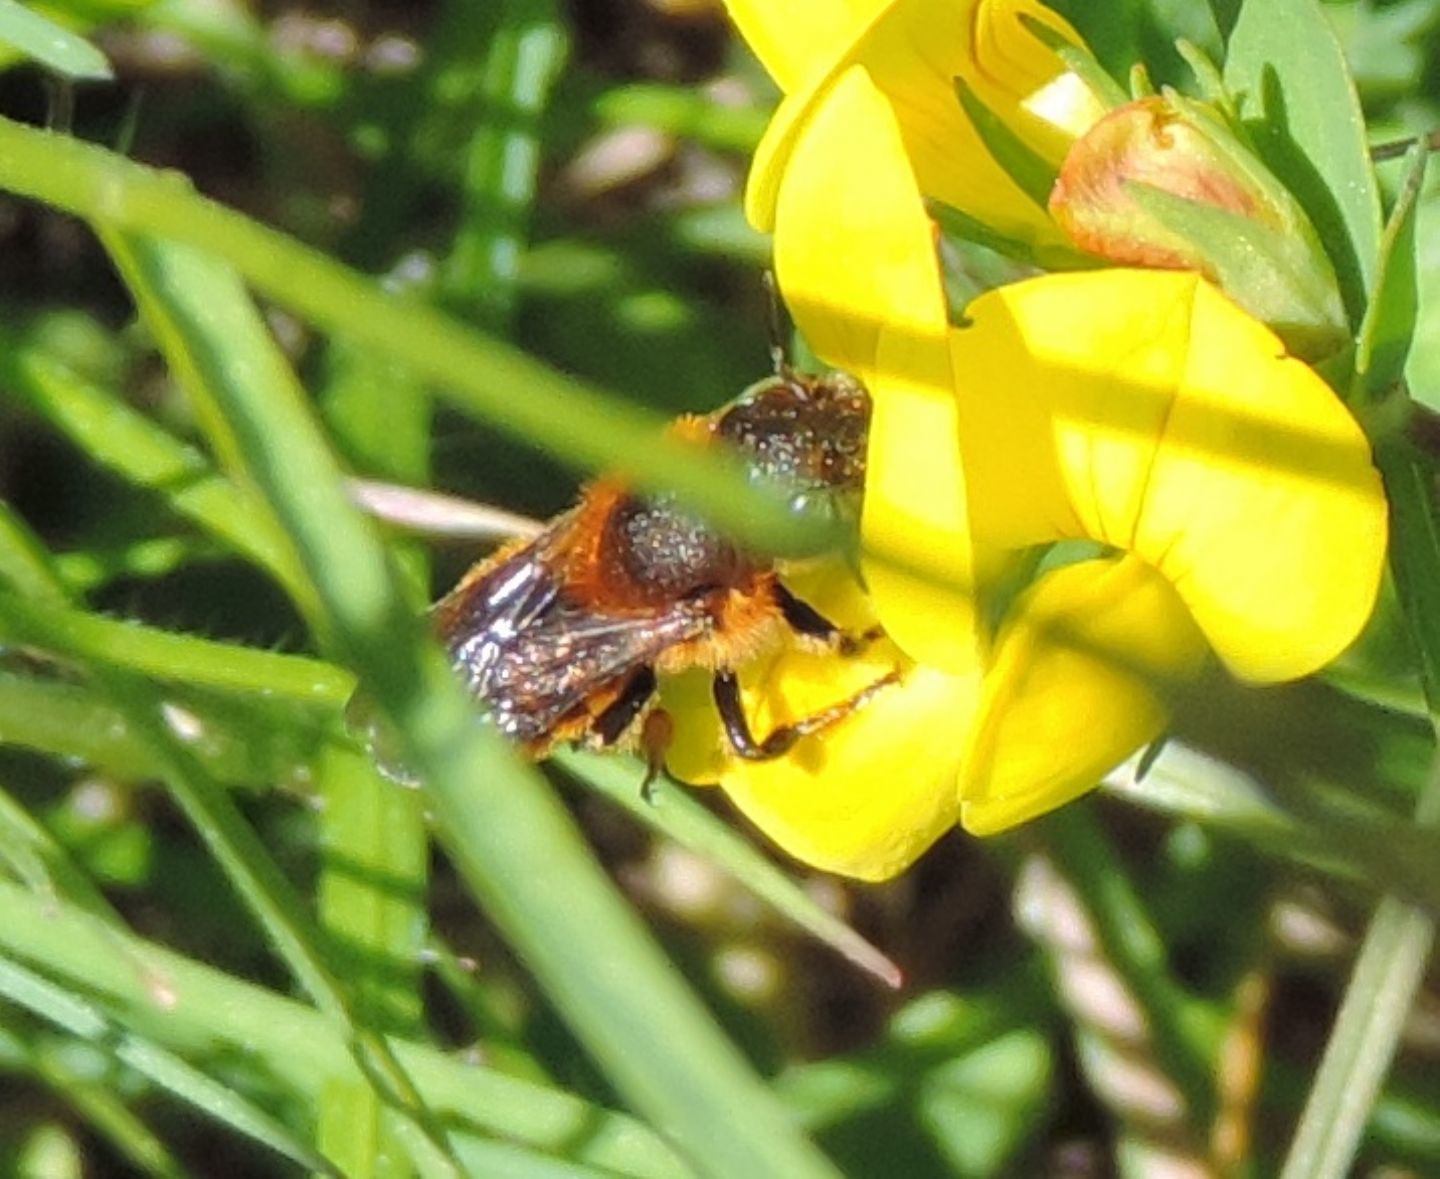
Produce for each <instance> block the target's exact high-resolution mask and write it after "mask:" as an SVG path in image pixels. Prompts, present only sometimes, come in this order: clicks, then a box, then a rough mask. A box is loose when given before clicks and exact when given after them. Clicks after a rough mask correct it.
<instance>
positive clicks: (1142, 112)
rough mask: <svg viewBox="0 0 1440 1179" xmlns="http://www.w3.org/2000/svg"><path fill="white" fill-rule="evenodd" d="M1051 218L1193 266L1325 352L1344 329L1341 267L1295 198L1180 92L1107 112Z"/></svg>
mask: <svg viewBox="0 0 1440 1179" xmlns="http://www.w3.org/2000/svg"><path fill="white" fill-rule="evenodd" d="M1049 207H1050V213H1051V216H1053V217H1054V219H1055V221H1056V223H1057V224H1058V225H1059V226H1060V227H1061V228H1062V229H1063V230H1064V231H1065V232H1066V233H1067V234H1068V235H1069V237H1070V238H1071V240H1073V241H1074V242H1075V243H1076V244H1077V245H1078V246H1080V247H1081V248H1082V249H1084V250H1086V251H1088V252H1089V253H1092V254H1095V255H1097V256H1099V257H1101V258H1104V259H1106V260H1107V261H1110V262H1114V263H1118V264H1120V265H1126V266H1142V267H1150V268H1155V269H1166V270H1194V271H1198V272H1199V273H1201V274H1203V275H1205V276H1206V277H1207V278H1209V279H1210V280H1211V281H1213V282H1215V283H1216V284H1217V285H1219V286H1220V287H1221V288H1222V289H1223V290H1224V291H1225V293H1226V294H1228V295H1229V296H1230V297H1231V298H1232V299H1234V300H1235V301H1236V302H1237V303H1239V304H1240V305H1241V306H1242V307H1244V308H1245V309H1246V310H1248V311H1250V312H1251V313H1252V314H1253V315H1255V316H1256V318H1258V319H1260V320H1262V321H1264V322H1265V323H1268V324H1269V325H1270V326H1271V327H1272V328H1274V329H1275V331H1276V332H1277V333H1278V334H1279V335H1280V336H1281V338H1282V339H1284V340H1285V342H1286V344H1287V345H1288V346H1289V347H1290V348H1291V350H1292V352H1294V353H1295V354H1296V355H1298V356H1301V357H1303V358H1306V359H1311V360H1315V359H1320V358H1322V357H1324V356H1328V355H1331V354H1332V353H1334V352H1335V351H1337V350H1338V349H1339V348H1340V347H1342V346H1343V345H1344V343H1345V341H1346V340H1347V339H1348V336H1349V332H1348V328H1347V324H1346V319H1345V312H1344V307H1343V305H1342V303H1341V300H1340V293H1339V286H1338V284H1337V282H1336V279H1335V272H1334V268H1333V267H1332V266H1331V263H1330V260H1329V258H1328V257H1327V255H1326V254H1325V251H1324V249H1323V248H1322V247H1321V245H1320V241H1319V237H1318V236H1317V235H1316V233H1315V230H1314V228H1313V227H1312V226H1311V224H1310V221H1309V219H1308V218H1307V217H1306V216H1305V213H1304V211H1303V210H1302V209H1301V208H1300V206H1299V204H1298V203H1297V202H1296V201H1295V199H1294V198H1293V197H1292V196H1291V195H1290V193H1289V192H1288V191H1287V190H1286V189H1285V188H1284V187H1283V186H1282V185H1281V184H1280V182H1279V181H1278V180H1276V179H1275V177H1274V176H1273V175H1272V174H1271V173H1270V172H1269V170H1268V169H1266V167H1265V166H1264V164H1263V163H1261V161H1260V160H1259V159H1258V158H1256V156H1255V155H1254V154H1253V153H1252V152H1251V150H1250V149H1249V148H1248V147H1247V146H1246V145H1245V144H1243V143H1242V142H1241V141H1240V140H1239V139H1238V138H1237V137H1236V135H1235V133H1234V132H1233V131H1232V130H1231V129H1230V127H1229V126H1228V125H1227V124H1226V123H1225V121H1224V120H1223V119H1222V118H1221V117H1220V116H1219V115H1218V114H1216V113H1215V112H1214V111H1213V110H1211V109H1210V108H1208V107H1205V106H1203V105H1202V104H1199V103H1195V102H1191V101H1189V100H1187V99H1184V98H1181V97H1180V96H1178V95H1175V94H1168V93H1167V94H1165V95H1163V96H1155V97H1151V98H1142V99H1139V100H1137V101H1134V102H1130V103H1127V104H1126V105H1124V106H1122V107H1119V108H1118V109H1116V110H1114V111H1111V112H1110V113H1109V114H1108V115H1106V116H1105V117H1104V118H1103V119H1101V120H1100V121H1099V122H1097V123H1096V124H1095V125H1094V126H1093V127H1092V128H1091V129H1090V130H1089V131H1088V132H1087V133H1086V134H1085V135H1084V136H1082V137H1081V138H1080V139H1079V140H1077V141H1076V143H1075V145H1074V146H1073V147H1072V148H1071V150H1070V153H1069V155H1068V156H1067V157H1066V159H1065V163H1064V164H1063V166H1062V167H1061V170H1060V174H1059V177H1058V178H1057V179H1056V182H1055V187H1054V189H1053V190H1052V192H1051V195H1050V202H1049Z"/></svg>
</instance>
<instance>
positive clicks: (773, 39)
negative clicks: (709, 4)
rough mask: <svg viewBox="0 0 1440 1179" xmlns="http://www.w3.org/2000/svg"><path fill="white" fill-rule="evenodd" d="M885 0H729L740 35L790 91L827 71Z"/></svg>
mask: <svg viewBox="0 0 1440 1179" xmlns="http://www.w3.org/2000/svg"><path fill="white" fill-rule="evenodd" d="M884 7H885V0H786V3H784V4H776V3H774V2H773V0H770V2H768V3H767V2H766V0H725V8H726V11H728V12H729V13H730V19H731V20H732V21H734V22H735V27H736V28H737V29H739V30H740V35H741V36H742V37H744V38H745V41H746V42H747V44H749V46H750V48H751V50H752V51H753V52H754V54H755V56H756V57H758V58H759V59H760V64H761V65H763V66H764V67H765V69H766V71H767V72H768V73H769V75H770V76H771V77H772V78H774V79H775V84H776V85H777V86H779V87H780V89H781V90H783V91H785V92H786V93H787V94H788V93H790V92H791V91H794V90H797V89H799V88H800V87H801V86H802V85H803V84H804V83H805V82H806V81H808V80H811V79H813V78H815V77H817V76H818V75H819V74H821V73H824V72H825V71H826V70H828V69H829V67H830V66H831V65H832V64H833V63H834V62H835V60H836V59H837V58H839V57H840V55H841V54H842V53H844V52H845V50H846V49H847V48H848V47H849V45H850V43H851V41H853V40H854V38H855V34H856V32H857V31H858V30H860V29H862V28H864V27H865V26H866V25H868V24H869V23H870V21H871V20H872V19H874V17H875V14H876V13H877V12H879V11H880V10H881V9H882V8H884Z"/></svg>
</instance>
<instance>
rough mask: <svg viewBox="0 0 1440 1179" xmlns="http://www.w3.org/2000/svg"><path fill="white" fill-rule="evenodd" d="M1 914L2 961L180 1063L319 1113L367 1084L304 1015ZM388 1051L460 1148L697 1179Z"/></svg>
mask: <svg viewBox="0 0 1440 1179" xmlns="http://www.w3.org/2000/svg"><path fill="white" fill-rule="evenodd" d="M0 911H3V912H4V913H5V920H4V921H3V922H0V950H3V951H4V952H5V953H7V954H10V955H12V956H14V957H15V958H17V959H23V960H24V961H26V962H28V963H30V964H32V965H33V966H35V967H36V968H37V969H40V970H43V971H44V973H45V974H46V975H47V976H49V977H50V979H51V980H52V981H54V982H55V983H56V984H57V985H59V986H62V987H65V988H68V989H69V990H72V991H75V992H78V993H83V994H84V996H85V999H86V1001H88V1002H90V1003H93V1004H96V1005H99V1006H101V1007H103V1009H104V1010H105V1011H106V1012H107V1013H109V1015H110V1017H111V1018H113V1019H115V1020H116V1021H118V1022H120V1023H121V1024H122V1025H123V1026H124V1027H125V1028H127V1029H128V1030H130V1031H131V1032H133V1033H134V1034H136V1035H140V1036H144V1037H146V1038H148V1039H150V1040H152V1041H154V1042H155V1043H156V1044H158V1045H161V1046H162V1047H164V1048H166V1049H168V1050H170V1051H172V1052H175V1053H177V1054H182V1053H183V1054H199V1055H203V1056H205V1057H213V1056H215V1055H216V1054H217V1052H218V1053H219V1055H220V1056H221V1057H222V1058H223V1057H224V1056H226V1055H235V1056H239V1057H244V1058H245V1059H247V1060H250V1061H252V1062H254V1063H255V1064H257V1065H258V1066H259V1067H260V1068H262V1069H263V1070H264V1073H265V1075H267V1076H268V1077H270V1078H272V1079H273V1081H274V1082H275V1083H276V1084H278V1085H282V1086H285V1087H287V1088H288V1089H290V1090H293V1091H294V1092H296V1093H300V1094H303V1095H306V1096H307V1097H308V1098H309V1099H310V1100H312V1101H313V1100H317V1099H318V1097H319V1090H320V1088H321V1087H322V1086H324V1085H326V1084H328V1083H330V1081H331V1080H332V1079H335V1078H340V1079H347V1080H350V1081H352V1082H358V1081H360V1079H361V1075H360V1072H359V1067H358V1065H357V1064H356V1063H355V1060H354V1056H353V1053H351V1051H350V1050H349V1048H348V1046H347V1045H346V1044H345V1040H344V1034H343V1032H342V1031H341V1030H340V1029H339V1028H337V1027H336V1025H335V1024H334V1023H333V1022H332V1021H330V1020H328V1019H326V1018H325V1017H324V1016H322V1015H321V1014H320V1013H319V1012H317V1011H315V1010H314V1008H312V1007H310V1006H308V1005H307V1004H303V1003H299V1002H296V1001H294V1000H291V999H286V998H283V997H281V996H279V995H277V994H275V993H274V992H272V991H268V990H265V989H263V988H261V987H257V986H255V985H254V984H251V983H246V982H241V981H240V980H238V979H235V978H233V977H231V976H229V975H227V974H225V973H223V972H222V971H220V970H217V969H215V968H214V967H211V966H208V965H206V964H204V963H201V962H196V961H193V960H191V959H188V958H185V957H183V956H181V955H179V954H175V953H172V952H170V951H168V950H164V949H161V948H160V947H158V946H155V945H153V944H150V943H147V942H142V941H141V940H139V939H138V938H135V937H133V936H132V935H130V934H128V933H126V932H125V931H122V930H116V929H114V928H113V927H111V926H108V925H104V924H102V923H101V922H99V921H97V920H95V919H94V918H93V917H91V916H89V915H87V914H83V913H80V912H78V911H76V910H75V909H73V908H71V907H70V906H68V905H66V904H64V903H58V904H57V903H56V902H55V901H53V900H49V899H45V898H42V897H37V896H34V895H32V894H31V893H29V892H27V891H26V890H25V889H23V888H21V887H19V886H17V885H13V884H6V883H0ZM392 1043H393V1047H394V1050H395V1052H396V1055H397V1056H399V1058H400V1059H401V1061H402V1062H403V1063H404V1065H405V1067H406V1068H407V1069H409V1070H410V1071H411V1072H412V1073H413V1075H414V1076H415V1078H416V1083H417V1084H418V1085H419V1087H420V1089H421V1091H422V1092H423V1093H424V1095H425V1098H426V1100H427V1102H429V1103H430V1104H431V1105H432V1107H433V1108H434V1109H435V1110H436V1111H437V1113H438V1114H439V1115H440V1116H441V1117H443V1118H444V1119H445V1121H446V1123H447V1124H449V1125H451V1126H453V1127H454V1133H455V1134H456V1135H457V1136H460V1137H462V1138H463V1137H465V1136H474V1135H477V1134H481V1135H484V1134H493V1135H496V1136H498V1137H501V1138H504V1139H508V1140H509V1141H511V1142H518V1143H523V1144H525V1145H527V1146H530V1147H533V1148H535V1149H539V1150H544V1151H547V1152H550V1153H553V1154H554V1155H555V1156H556V1157H560V1158H567V1159H574V1160H576V1161H580V1162H585V1163H588V1164H590V1165H592V1166H595V1167H600V1168H609V1170H611V1171H613V1172H615V1173H618V1174H622V1175H634V1176H645V1177H647V1179H649V1177H653V1179H674V1177H677V1176H681V1175H685V1174H688V1173H689V1172H687V1171H686V1170H685V1169H684V1168H683V1167H681V1166H680V1164H679V1163H678V1162H677V1161H676V1159H675V1156H674V1153H673V1151H672V1150H671V1148H670V1147H669V1146H668V1145H666V1144H665V1142H664V1141H663V1140H662V1139H660V1138H659V1137H658V1136H656V1135H654V1134H652V1133H651V1132H650V1131H648V1130H647V1129H646V1128H645V1127H644V1126H643V1125H641V1124H640V1123H638V1122H636V1121H635V1120H634V1119H632V1118H628V1117H625V1116H624V1115H622V1114H617V1113H613V1112H611V1111H609V1110H606V1109H603V1108H601V1107H599V1106H596V1105H593V1104H591V1103H589V1102H586V1101H582V1100H581V1099H579V1098H577V1097H574V1096H573V1095H571V1094H569V1093H566V1092H564V1091H563V1090H559V1089H555V1088H551V1087H547V1086H541V1085H536V1084H533V1083H530V1082H525V1081H517V1080H514V1079H512V1078H509V1077H506V1076H504V1075H503V1074H500V1073H497V1072H495V1071H494V1070H491V1069H486V1068H480V1067H476V1066H474V1065H471V1064H466V1063H464V1062H463V1061H462V1060H460V1059H458V1058H457V1057H454V1056H452V1055H451V1054H449V1053H446V1052H442V1051H440V1050H439V1049H435V1048H430V1047H426V1046H422V1045H418V1044H407V1043H404V1042H403V1041H399V1040H396V1041H392Z"/></svg>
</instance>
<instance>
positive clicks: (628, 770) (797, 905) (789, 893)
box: [554, 750, 904, 988]
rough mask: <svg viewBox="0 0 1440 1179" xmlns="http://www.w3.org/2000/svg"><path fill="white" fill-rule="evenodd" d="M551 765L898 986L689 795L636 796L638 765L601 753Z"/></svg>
mask: <svg viewBox="0 0 1440 1179" xmlns="http://www.w3.org/2000/svg"><path fill="white" fill-rule="evenodd" d="M554 760H555V761H556V762H557V763H558V764H560V765H561V766H564V767H565V769H567V770H568V771H569V772H571V773H573V774H575V775H576V776H577V777H579V778H580V779H581V780H582V781H584V782H585V783H586V784H587V785H589V786H591V787H593V788H594V789H596V790H598V791H600V792H601V793H602V794H604V795H605V796H606V797H607V798H609V799H610V800H611V801H612V802H614V803H616V804H617V805H619V806H621V807H623V808H624V809H625V810H626V811H628V812H629V813H630V814H631V815H633V816H634V817H635V818H637V819H639V820H640V821H641V822H642V823H645V824H646V825H647V826H650V827H653V828H654V829H655V830H656V831H658V832H660V833H661V834H663V835H665V836H667V837H668V838H670V839H673V840H674V841H675V842H676V843H678V844H679V845H680V846H681V847H684V848H688V849H689V850H690V851H692V852H694V853H695V854H696V855H698V856H701V857H702V858H704V859H705V860H707V861H708V862H710V863H712V864H715V865H716V866H718V867H720V868H722V869H723V870H724V871H726V872H728V873H729V874H730V876H731V877H733V878H734V879H735V880H736V881H738V882H739V883H740V884H741V885H743V886H744V887H745V888H747V889H749V890H750V892H752V893H753V894H754V895H755V896H757V897H759V898H760V899H761V900H762V901H764V902H765V903H766V904H768V905H769V906H770V907H771V908H773V909H774V910H775V911H776V912H777V913H779V914H780V915H781V916H782V917H785V918H786V919H787V920H789V921H793V922H794V923H795V924H796V925H797V926H798V927H799V928H801V929H803V930H805V931H806V932H807V933H809V934H810V935H811V936H812V937H814V938H816V939H817V940H819V941H821V942H824V943H825V944H826V945H828V946H830V947H832V948H833V949H834V950H836V951H837V952H838V953H840V954H842V955H844V957H846V958H847V959H849V960H850V961H851V962H853V963H854V964H855V965H856V966H858V967H859V968H860V969H861V970H864V971H866V972H867V973H868V974H871V975H873V976H874V977H875V978H877V979H879V980H880V981H881V982H882V983H884V984H885V985H886V986H888V987H893V988H899V987H900V986H901V985H902V983H903V981H904V980H903V978H902V976H901V974H900V968H899V967H898V966H896V965H895V963H894V962H892V961H891V960H890V959H889V958H887V957H885V955H884V954H882V953H881V952H880V951H879V950H877V949H876V948H875V947H874V946H872V945H871V944H870V943H869V942H867V941H866V940H865V939H864V938H862V937H861V936H860V935H859V934H858V933H856V932H855V931H854V930H853V929H851V928H850V926H848V925H846V924H845V922H843V921H841V920H840V919H839V918H838V917H836V916H835V915H834V914H833V913H829V912H827V911H826V910H825V909H823V908H821V907H820V906H819V905H818V904H817V903H816V902H815V900H814V899H813V898H812V897H811V896H810V895H809V894H808V893H806V892H805V891H804V889H802V888H801V887H800V886H799V885H798V884H796V883H795V881H793V880H791V879H790V877H788V876H787V875H785V873H784V872H782V871H781V870H780V869H779V868H777V867H776V866H775V864H774V862H773V861H771V860H769V859H767V858H766V857H765V855H764V854H762V853H761V852H760V851H759V850H758V849H757V848H756V847H755V846H754V845H753V844H752V843H750V842H749V841H748V840H746V839H745V838H744V837H743V836H742V835H740V834H739V833H738V832H736V830H735V829H734V828H733V827H731V826H729V825H728V824H726V823H725V822H723V821H722V820H721V819H718V818H716V817H715V816H714V815H713V814H711V813H710V812H709V811H708V810H706V809H705V807H704V806H702V805H701V804H700V802H699V801H697V800H696V799H695V798H694V797H693V796H692V793H691V792H690V791H689V790H685V789H680V788H676V787H674V786H671V785H669V784H668V783H664V782H657V783H656V784H655V785H654V786H653V788H652V791H651V798H649V799H647V798H645V797H644V796H643V795H642V794H641V791H640V783H641V781H642V779H643V777H644V772H645V771H644V767H643V766H642V765H641V764H640V763H639V762H637V761H630V760H626V759H622V758H619V757H616V756H614V755H613V754H607V755H604V756H600V755H597V754H593V753H585V752H582V751H580V750H564V751H561V752H558V753H557V754H556V755H555V757H554Z"/></svg>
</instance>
